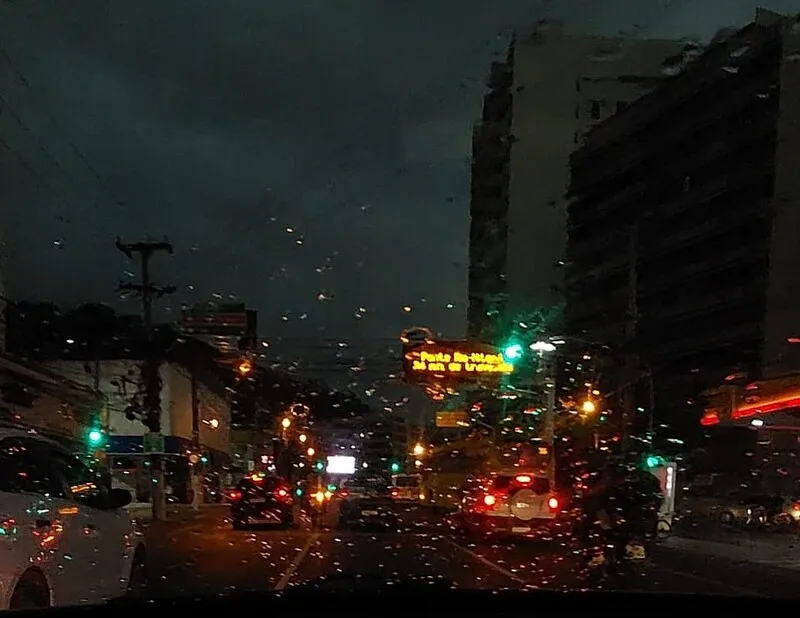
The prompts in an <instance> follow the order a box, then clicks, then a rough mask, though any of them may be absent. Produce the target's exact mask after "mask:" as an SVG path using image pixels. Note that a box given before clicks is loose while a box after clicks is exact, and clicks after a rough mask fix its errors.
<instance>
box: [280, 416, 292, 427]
mask: <svg viewBox="0 0 800 618" xmlns="http://www.w3.org/2000/svg"><path fill="white" fill-rule="evenodd" d="M291 426H292V419H290V418H289V417H288V416H287V417H284V418H283V419H281V427H283V428H284V429H289V427H291Z"/></svg>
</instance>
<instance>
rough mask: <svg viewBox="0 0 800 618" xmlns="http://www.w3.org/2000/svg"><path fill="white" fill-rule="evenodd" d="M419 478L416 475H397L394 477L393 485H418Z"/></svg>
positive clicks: (404, 486)
mask: <svg viewBox="0 0 800 618" xmlns="http://www.w3.org/2000/svg"><path fill="white" fill-rule="evenodd" d="M419 483H420V479H419V477H416V476H398V477H395V479H394V486H395V487H403V488H408V487H411V488H413V487H419Z"/></svg>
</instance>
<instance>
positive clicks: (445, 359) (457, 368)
mask: <svg viewBox="0 0 800 618" xmlns="http://www.w3.org/2000/svg"><path fill="white" fill-rule="evenodd" d="M411 370H412V371H416V372H427V373H459V374H460V373H473V374H479V373H512V372H513V371H514V366H513V365H512V364H511V363H507V362H506V361H505V360H504V359H503V357H502V355H500V354H486V353H484V352H469V353H466V352H420V353H419V354H418V358H415V359H413V360H412V363H411Z"/></svg>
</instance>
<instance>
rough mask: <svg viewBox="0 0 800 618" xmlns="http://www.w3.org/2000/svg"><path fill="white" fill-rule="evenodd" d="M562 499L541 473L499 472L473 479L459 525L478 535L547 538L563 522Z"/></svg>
mask: <svg viewBox="0 0 800 618" xmlns="http://www.w3.org/2000/svg"><path fill="white" fill-rule="evenodd" d="M562 502H563V501H562V499H561V498H560V497H559V496H558V495H557V494H556V493H555V492H554V490H553V488H552V487H551V484H550V481H549V479H548V478H547V477H546V476H544V475H542V474H541V473H536V472H524V471H512V472H505V473H503V472H500V473H496V474H492V475H489V476H487V477H481V478H475V479H472V480H471V482H470V483H469V484H468V486H467V488H466V490H465V493H464V497H463V500H462V504H461V508H460V511H459V513H458V514H457V518H456V519H457V525H458V527H460V528H461V529H462V531H464V532H466V533H468V534H471V535H475V536H486V535H492V536H525V537H537V538H546V537H548V536H551V535H553V534H554V533H557V529H558V528H559V527H560V526H561V524H562V523H563V522H564V518H563V517H562V513H563V503H562Z"/></svg>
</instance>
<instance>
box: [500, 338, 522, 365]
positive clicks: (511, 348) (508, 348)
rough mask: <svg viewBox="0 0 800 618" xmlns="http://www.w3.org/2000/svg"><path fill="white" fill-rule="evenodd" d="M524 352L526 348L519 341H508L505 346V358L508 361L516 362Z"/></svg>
mask: <svg viewBox="0 0 800 618" xmlns="http://www.w3.org/2000/svg"><path fill="white" fill-rule="evenodd" d="M523 353H524V348H523V347H522V344H520V343H519V342H517V341H508V342H506V344H505V345H504V346H503V360H505V361H506V362H507V363H512V364H513V363H516V362H517V361H518V360H519V359H520V358H522V354H523Z"/></svg>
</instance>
